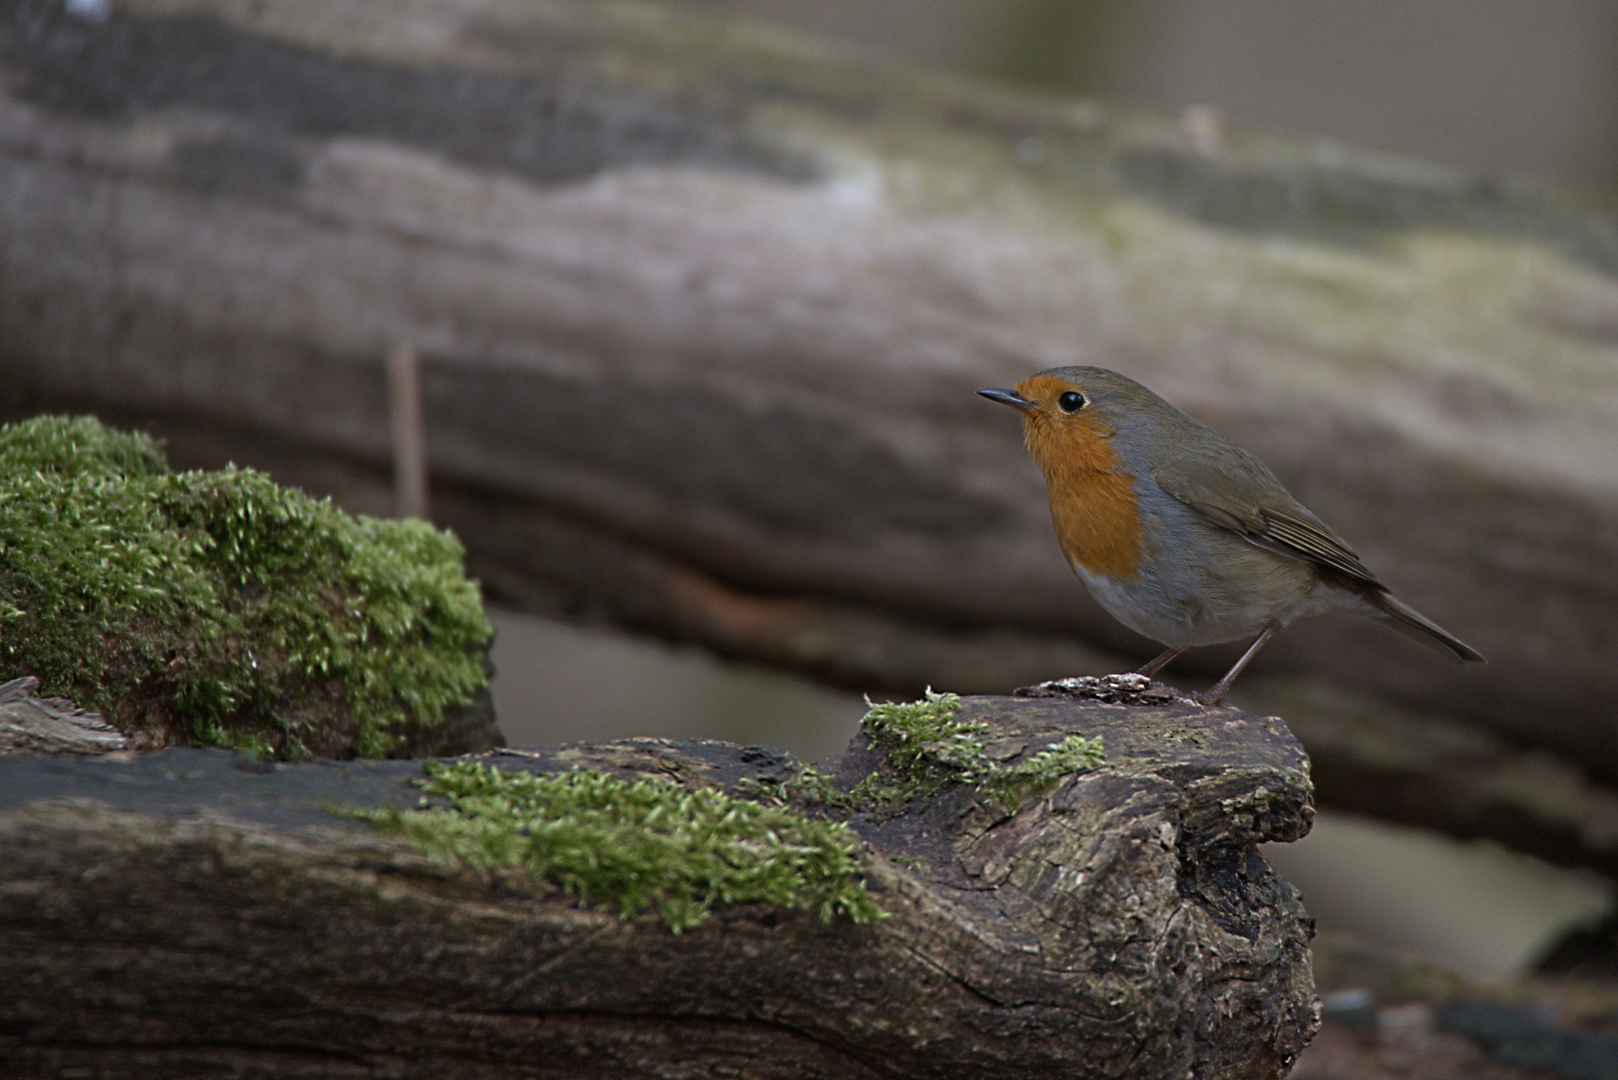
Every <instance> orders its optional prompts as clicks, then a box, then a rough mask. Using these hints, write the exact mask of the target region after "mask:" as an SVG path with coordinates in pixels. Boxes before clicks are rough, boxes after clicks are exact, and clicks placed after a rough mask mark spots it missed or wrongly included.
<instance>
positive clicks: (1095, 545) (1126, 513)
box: [1024, 414, 1141, 579]
mask: <svg viewBox="0 0 1618 1080" xmlns="http://www.w3.org/2000/svg"><path fill="white" fill-rule="evenodd" d="M1024 419H1025V424H1026V429H1025V432H1024V434H1025V436H1026V438H1027V443H1028V452H1029V453H1030V454H1032V455H1033V457H1034V460H1035V461H1036V462H1038V463H1039V468H1040V471H1041V472H1043V473H1044V474H1045V487H1046V488H1047V489H1048V490H1049V492H1050V497H1051V524H1053V525H1055V526H1056V541H1057V543H1058V544H1060V545H1061V546H1062V554H1064V555H1066V556H1067V560H1068V562H1069V563H1070V564H1073V565H1076V566H1079V567H1082V568H1083V569H1084V570H1085V572H1086V573H1090V574H1097V575H1101V576H1105V577H1111V578H1121V579H1129V578H1135V577H1139V576H1140V568H1139V563H1140V551H1141V524H1140V510H1139V506H1138V504H1137V503H1136V501H1135V492H1134V490H1133V486H1132V485H1133V482H1134V476H1133V475H1131V474H1130V472H1129V471H1128V469H1126V468H1125V467H1124V466H1123V463H1122V462H1120V461H1119V460H1118V455H1117V454H1116V453H1114V451H1113V449H1112V443H1111V441H1110V440H1109V439H1107V438H1105V437H1104V435H1105V434H1110V432H1106V430H1105V429H1104V428H1100V427H1098V426H1097V425H1096V423H1095V422H1094V421H1093V420H1091V419H1090V418H1089V417H1087V416H1085V415H1083V414H1075V415H1072V416H1063V417H1053V416H1050V415H1049V414H1046V415H1043V416H1042V415H1039V414H1032V415H1030V414H1024Z"/></svg>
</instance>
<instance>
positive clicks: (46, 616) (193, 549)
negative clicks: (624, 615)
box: [0, 416, 491, 757]
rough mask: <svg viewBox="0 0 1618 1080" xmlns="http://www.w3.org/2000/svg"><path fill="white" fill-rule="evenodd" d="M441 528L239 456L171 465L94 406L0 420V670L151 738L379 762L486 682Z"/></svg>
mask: <svg viewBox="0 0 1618 1080" xmlns="http://www.w3.org/2000/svg"><path fill="white" fill-rule="evenodd" d="M461 563H462V550H461V547H460V545H459V543H458V542H457V541H456V540H455V538H454V537H453V536H451V535H450V534H449V533H441V532H437V531H435V530H434V529H433V528H432V527H431V526H430V525H427V524H426V523H424V522H419V521H409V522H393V521H380V520H376V519H371V518H364V517H359V518H356V517H352V516H350V515H348V514H346V513H344V512H342V511H341V510H339V509H337V508H336V507H335V506H333V505H332V504H331V503H330V501H317V500H315V499H312V498H310V497H308V496H307V495H304V494H302V493H300V492H296V491H292V490H289V489H287V488H283V487H279V486H277V485H276V484H274V483H272V482H271V481H270V480H269V478H268V477H265V476H263V475H262V474H259V473H255V472H251V471H248V470H242V469H235V468H230V469H226V470H224V471H222V472H186V473H172V472H170V471H169V469H168V467H167V465H166V463H165V462H164V459H163V456H162V453H161V451H160V450H159V449H158V448H157V446H156V445H155V444H153V443H152V442H151V441H150V440H149V439H146V438H144V437H142V436H139V435H126V434H120V433H117V432H114V431H111V430H109V429H107V428H105V427H103V426H102V425H101V424H99V423H98V422H96V421H95V420H93V419H91V418H88V417H80V418H72V419H69V418H65V417H55V416H47V417H40V418H38V419H35V420H31V421H28V422H25V423H19V424H9V425H5V426H3V427H0V679H9V678H13V677H16V676H19V675H24V674H32V675H37V676H38V677H39V679H40V681H41V683H42V684H43V685H42V690H43V691H44V692H45V693H50V694H61V695H64V696H67V697H70V698H72V699H73V700H74V701H76V702H78V703H79V704H80V705H83V706H85V707H87V708H93V709H97V710H98V711H100V712H101V713H102V714H103V715H105V716H106V717H107V719H108V720H109V721H110V722H112V723H113V724H115V725H117V726H118V727H119V728H121V729H122V730H124V731H125V732H127V733H130V734H132V735H136V734H140V735H144V736H145V737H146V738H147V739H148V741H149V742H150V743H151V744H155V745H165V744H168V743H172V742H192V743H198V744H203V745H222V746H230V747H235V748H238V749H244V750H250V751H253V752H256V753H266V752H273V753H275V754H278V755H280V756H285V757H306V756H309V755H310V754H312V753H324V754H343V753H359V754H362V755H370V756H380V755H383V754H386V753H389V752H391V751H395V750H397V749H398V748H399V746H400V745H401V742H402V740H403V738H404V736H405V734H406V733H407V732H409V731H411V730H412V729H414V730H425V729H429V728H432V727H434V726H436V725H437V724H438V723H439V722H440V720H441V718H442V715H443V710H444V709H445V707H447V706H450V705H454V704H461V703H465V702H467V701H469V700H470V698H471V697H472V695H473V694H475V693H477V692H478V691H479V690H481V689H482V688H484V687H485V686H486V685H487V676H486V675H485V673H484V671H483V667H482V663H481V657H480V655H479V649H480V647H481V646H482V645H483V643H485V642H487V641H488V640H489V638H490V636H491V631H490V628H489V625H488V622H487V620H486V619H485V618H484V615H483V609H482V604H481V601H480V599H479V596H478V590H477V586H476V584H475V583H473V582H470V581H468V580H467V579H466V578H465V577H464V575H463V573H462V570H461Z"/></svg>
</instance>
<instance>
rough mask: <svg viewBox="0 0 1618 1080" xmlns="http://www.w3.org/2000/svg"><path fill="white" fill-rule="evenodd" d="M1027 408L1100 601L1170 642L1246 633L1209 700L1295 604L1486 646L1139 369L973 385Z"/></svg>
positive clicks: (1053, 372) (1173, 645) (1075, 553)
mask: <svg viewBox="0 0 1618 1080" xmlns="http://www.w3.org/2000/svg"><path fill="white" fill-rule="evenodd" d="M978 393H980V394H982V395H983V396H984V397H986V398H988V399H989V400H990V401H998V402H1000V403H1001V404H1004V405H1010V406H1011V407H1012V408H1014V409H1016V410H1017V411H1018V412H1019V413H1021V414H1022V423H1023V437H1024V441H1025V443H1026V444H1027V446H1028V452H1029V453H1030V454H1032V455H1033V458H1034V461H1036V462H1037V463H1038V464H1039V468H1040V471H1041V472H1043V473H1044V474H1045V487H1046V489H1047V490H1048V491H1049V493H1050V499H1051V522H1052V524H1054V525H1055V526H1056V540H1057V542H1058V543H1059V544H1060V545H1061V547H1062V554H1063V555H1065V556H1067V561H1068V564H1069V565H1070V566H1072V567H1073V570H1074V572H1075V573H1077V574H1078V575H1079V577H1080V578H1082V579H1083V580H1084V584H1085V586H1086V587H1087V588H1088V589H1089V590H1090V595H1091V596H1093V597H1095V599H1096V602H1097V603H1099V604H1100V605H1101V606H1102V607H1104V608H1106V609H1107V611H1108V612H1110V613H1111V614H1112V616H1113V617H1114V618H1116V619H1117V620H1118V621H1119V622H1121V623H1123V624H1124V625H1125V626H1127V627H1129V628H1130V629H1131V630H1134V631H1136V632H1137V633H1140V634H1144V635H1145V636H1146V637H1149V638H1153V639H1154V640H1157V641H1160V642H1162V643H1163V644H1165V645H1167V646H1168V651H1167V652H1165V653H1164V654H1163V655H1161V656H1159V657H1157V658H1156V659H1155V660H1153V661H1151V662H1150V663H1148V664H1147V665H1146V666H1145V667H1143V668H1141V669H1140V674H1142V675H1155V674H1157V673H1158V672H1159V671H1161V670H1162V669H1163V666H1164V665H1165V664H1167V663H1168V662H1169V661H1170V660H1173V659H1174V658H1175V657H1176V656H1179V655H1180V654H1181V653H1182V652H1184V651H1185V650H1186V649H1189V648H1191V647H1192V646H1194V645H1213V644H1217V643H1218V642H1222V641H1233V640H1235V639H1237V638H1245V637H1248V636H1249V635H1256V636H1254V637H1253V643H1252V644H1251V645H1249V646H1248V647H1247V651H1246V652H1244V653H1242V655H1241V658H1240V659H1238V660H1237V661H1236V663H1235V664H1234V665H1233V666H1232V667H1231V669H1230V670H1229V671H1227V672H1226V673H1225V675H1224V677H1223V678H1222V679H1220V680H1219V681H1218V682H1217V683H1215V684H1214V685H1213V688H1212V689H1211V690H1209V691H1208V693H1207V695H1206V696H1205V697H1204V698H1203V700H1204V701H1208V702H1219V701H1222V700H1223V699H1224V696H1225V692H1226V691H1228V690H1229V689H1230V684H1231V682H1232V681H1234V680H1235V678H1236V676H1237V675H1239V674H1240V673H1241V670H1242V669H1243V668H1244V667H1246V666H1247V663H1248V661H1250V660H1252V659H1253V656H1254V654H1255V653H1257V652H1258V650H1259V649H1260V648H1262V647H1263V645H1264V643H1265V642H1266V641H1268V640H1270V638H1272V637H1274V636H1275V634H1276V633H1277V632H1279V631H1280V630H1281V629H1282V628H1284V627H1285V626H1287V625H1288V624H1289V623H1291V622H1292V621H1293V620H1294V619H1297V618H1299V617H1301V616H1304V615H1316V614H1319V613H1321V612H1323V611H1331V610H1333V609H1337V608H1342V609H1346V610H1349V611H1359V612H1363V613H1365V614H1367V615H1371V616H1374V617H1376V618H1378V619H1381V620H1382V621H1383V622H1385V623H1387V624H1388V625H1389V626H1390V627H1392V628H1393V629H1395V630H1398V631H1400V632H1401V633H1404V634H1406V635H1408V636H1409V637H1413V638H1415V639H1416V640H1417V641H1420V642H1421V643H1423V644H1424V645H1428V646H1430V647H1431V648H1434V649H1436V650H1438V651H1439V652H1442V653H1446V654H1448V655H1450V656H1453V657H1455V658H1456V659H1458V660H1461V661H1465V662H1468V663H1482V662H1483V654H1482V653H1480V652H1478V651H1477V650H1476V649H1474V648H1472V646H1470V645H1468V644H1466V643H1465V642H1464V641H1461V640H1460V639H1459V638H1457V637H1455V635H1453V634H1451V633H1450V632H1449V631H1447V630H1445V629H1443V628H1442V627H1440V626H1438V625H1437V624H1435V623H1434V622H1432V620H1430V619H1428V618H1426V617H1424V616H1423V615H1421V614H1420V613H1418V612H1416V611H1415V610H1413V609H1412V608H1410V607H1408V606H1406V605H1405V604H1403V603H1401V602H1400V601H1398V600H1397V599H1395V598H1394V597H1393V595H1392V594H1391V593H1389V592H1388V587H1387V586H1386V585H1384V584H1382V582H1380V581H1378V580H1377V577H1376V575H1375V574H1373V573H1371V571H1370V570H1367V569H1366V568H1365V565H1364V564H1363V563H1361V562H1360V560H1359V556H1358V555H1355V554H1354V552H1353V550H1352V549H1350V548H1349V546H1348V545H1347V544H1345V543H1343V541H1342V540H1341V539H1340V538H1339V537H1338V535H1337V534H1336V533H1334V532H1332V531H1331V530H1330V529H1329V528H1327V527H1326V525H1325V523H1324V522H1322V521H1321V520H1320V519H1319V518H1317V517H1315V515H1314V514H1311V513H1310V512H1309V511H1308V510H1307V509H1305V508H1304V506H1303V505H1302V504H1301V503H1299V502H1298V500H1297V499H1294V498H1293V497H1292V495H1291V494H1290V493H1289V492H1288V491H1287V489H1286V488H1284V487H1282V486H1281V482H1280V481H1279V480H1277V479H1276V478H1275V476H1274V475H1273V474H1272V473H1271V472H1270V470H1269V469H1267V468H1265V467H1264V464H1263V462H1261V461H1259V460H1258V458H1256V457H1254V456H1253V455H1252V454H1249V453H1248V452H1247V451H1246V450H1243V449H1242V448H1241V447H1239V446H1237V445H1236V444H1235V443H1233V442H1231V441H1230V440H1229V439H1227V438H1225V437H1224V436H1223V435H1220V434H1219V433H1218V432H1216V431H1213V430H1212V429H1210V428H1207V427H1204V426H1203V425H1202V424H1199V423H1197V422H1196V421H1195V420H1193V419H1191V417H1189V416H1187V415H1186V414H1185V413H1183V412H1181V411H1180V410H1179V409H1176V408H1175V407H1174V406H1173V405H1170V404H1169V403H1168V402H1166V401H1164V400H1163V399H1162V398H1160V397H1158V396H1157V395H1156V394H1154V393H1152V392H1151V391H1150V390H1148V389H1146V387H1144V386H1142V385H1141V384H1140V383H1138V382H1136V381H1135V380H1133V379H1130V378H1126V377H1125V376H1123V375H1120V374H1118V373H1117V372H1116V371H1108V370H1106V369H1105V368H1095V367H1060V368H1051V369H1050V370H1048V371H1041V372H1039V373H1038V374H1037V375H1032V376H1030V377H1028V378H1026V379H1024V380H1023V381H1022V382H1020V383H1018V384H1017V386H1016V388H1015V389H1013V390H994V389H991V390H979V391H978Z"/></svg>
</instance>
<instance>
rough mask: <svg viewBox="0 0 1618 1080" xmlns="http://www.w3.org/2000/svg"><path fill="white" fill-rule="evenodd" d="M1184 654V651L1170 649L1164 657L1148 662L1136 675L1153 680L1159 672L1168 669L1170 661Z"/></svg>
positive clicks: (1137, 669) (1137, 670) (1136, 671)
mask: <svg viewBox="0 0 1618 1080" xmlns="http://www.w3.org/2000/svg"><path fill="white" fill-rule="evenodd" d="M1183 652H1185V650H1184V649H1170V650H1169V651H1168V652H1166V653H1164V654H1163V655H1162V656H1159V657H1158V658H1157V659H1156V660H1148V661H1146V663H1144V664H1142V665H1141V666H1140V667H1138V668H1136V669H1135V674H1136V675H1145V676H1146V677H1147V678H1151V677H1152V676H1153V675H1156V674H1157V673H1158V672H1159V671H1162V670H1163V669H1164V668H1166V667H1168V664H1169V661H1170V660H1173V659H1174V658H1175V657H1176V656H1179V655H1180V654H1181V653H1183Z"/></svg>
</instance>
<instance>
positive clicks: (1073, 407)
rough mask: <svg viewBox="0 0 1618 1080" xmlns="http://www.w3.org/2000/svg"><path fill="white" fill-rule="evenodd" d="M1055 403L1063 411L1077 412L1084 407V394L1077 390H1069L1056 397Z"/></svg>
mask: <svg viewBox="0 0 1618 1080" xmlns="http://www.w3.org/2000/svg"><path fill="white" fill-rule="evenodd" d="M1056 403H1057V404H1058V405H1060V406H1061V407H1062V411H1063V412H1078V411H1079V410H1080V409H1082V408H1084V395H1083V394H1081V393H1079V392H1078V391H1077V390H1069V391H1067V392H1066V393H1064V394H1063V395H1062V396H1061V397H1059V398H1057V399H1056Z"/></svg>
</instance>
